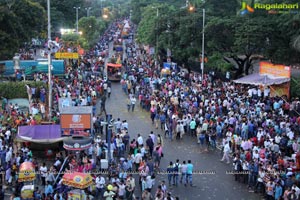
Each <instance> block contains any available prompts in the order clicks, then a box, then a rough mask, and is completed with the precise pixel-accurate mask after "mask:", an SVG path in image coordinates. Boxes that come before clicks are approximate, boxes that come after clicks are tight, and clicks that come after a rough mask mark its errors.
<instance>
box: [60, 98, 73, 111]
mask: <svg viewBox="0 0 300 200" xmlns="http://www.w3.org/2000/svg"><path fill="white" fill-rule="evenodd" d="M70 106H73V105H72V99H71V98H59V99H58V108H59V111H60V112H61V111H62V108H65V107H70Z"/></svg>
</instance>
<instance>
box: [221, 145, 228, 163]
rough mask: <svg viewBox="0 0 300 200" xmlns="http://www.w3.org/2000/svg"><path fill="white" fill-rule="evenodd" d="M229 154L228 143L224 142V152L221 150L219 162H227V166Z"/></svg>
mask: <svg viewBox="0 0 300 200" xmlns="http://www.w3.org/2000/svg"><path fill="white" fill-rule="evenodd" d="M229 153H230V146H229V142H228V141H226V142H225V146H224V150H223V158H222V159H221V162H223V161H224V160H225V159H226V161H227V164H229V163H230V162H229Z"/></svg>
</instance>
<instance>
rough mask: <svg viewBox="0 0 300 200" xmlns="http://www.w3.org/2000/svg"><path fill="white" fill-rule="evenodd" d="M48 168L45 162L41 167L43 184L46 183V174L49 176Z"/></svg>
mask: <svg viewBox="0 0 300 200" xmlns="http://www.w3.org/2000/svg"><path fill="white" fill-rule="evenodd" d="M47 172H48V168H47V166H46V163H43V165H42V166H41V167H40V173H41V178H42V185H43V186H45V185H46V176H47Z"/></svg>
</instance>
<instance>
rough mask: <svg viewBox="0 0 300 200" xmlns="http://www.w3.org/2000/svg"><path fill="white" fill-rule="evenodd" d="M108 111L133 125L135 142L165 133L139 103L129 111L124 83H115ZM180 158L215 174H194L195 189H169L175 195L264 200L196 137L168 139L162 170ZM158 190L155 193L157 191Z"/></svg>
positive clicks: (184, 199) (160, 177)
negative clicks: (203, 148) (202, 146)
mask: <svg viewBox="0 0 300 200" xmlns="http://www.w3.org/2000/svg"><path fill="white" fill-rule="evenodd" d="M106 110H107V113H108V114H112V115H113V118H115V119H117V118H120V119H121V120H125V119H126V120H127V121H128V123H129V134H130V137H131V139H132V138H136V137H137V134H138V133H140V134H141V135H142V136H143V137H144V138H146V137H147V136H148V135H149V133H150V131H153V132H154V133H156V134H157V133H160V134H161V135H163V132H162V131H161V130H160V129H155V126H154V125H152V122H151V120H150V114H149V113H148V112H146V111H144V110H143V109H141V108H140V107H139V104H138V103H137V104H136V109H135V111H134V112H128V111H127V107H126V95H125V94H124V93H123V91H122V88H121V85H120V83H112V94H111V97H110V98H109V99H107V101H106ZM176 159H179V160H180V162H182V161H183V160H186V161H187V160H191V161H192V163H193V164H194V170H195V171H199V172H203V171H204V172H205V171H208V172H214V174H206V175H202V174H194V175H193V184H194V185H195V187H190V186H188V187H185V186H184V185H179V186H178V187H173V188H168V190H170V191H171V192H172V194H173V195H174V196H178V197H179V198H180V199H182V200H194V199H195V200H196V199H197V200H198V199H213V200H214V199H222V200H227V199H228V200H234V199H238V200H243V199H244V200H246V199H247V200H251V199H253V200H254V199H255V200H257V199H262V198H261V196H259V195H258V194H255V193H250V192H249V191H248V189H247V186H246V185H245V184H242V183H238V182H236V181H235V180H234V177H233V175H228V174H226V171H228V170H231V169H232V166H231V165H228V164H225V163H222V162H220V159H221V152H220V151H219V150H216V151H215V152H205V151H203V150H201V147H200V146H198V145H197V143H196V138H192V137H191V136H187V135H185V136H184V138H183V140H182V141H170V140H168V139H164V157H163V158H162V161H161V165H160V166H161V169H166V168H167V165H168V163H169V162H170V161H173V162H174V161H175V160H176ZM161 180H165V181H166V183H168V181H167V175H163V174H159V175H157V178H156V183H159V182H160V181H161ZM154 191H155V190H154ZM136 195H137V196H140V192H139V191H136Z"/></svg>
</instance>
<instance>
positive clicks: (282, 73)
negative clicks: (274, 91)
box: [259, 62, 291, 78]
mask: <svg viewBox="0 0 300 200" xmlns="http://www.w3.org/2000/svg"><path fill="white" fill-rule="evenodd" d="M259 74H260V75H271V76H274V77H278V78H279V77H281V78H290V77H291V68H290V67H289V66H285V65H274V64H272V63H269V62H260V63H259Z"/></svg>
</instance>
